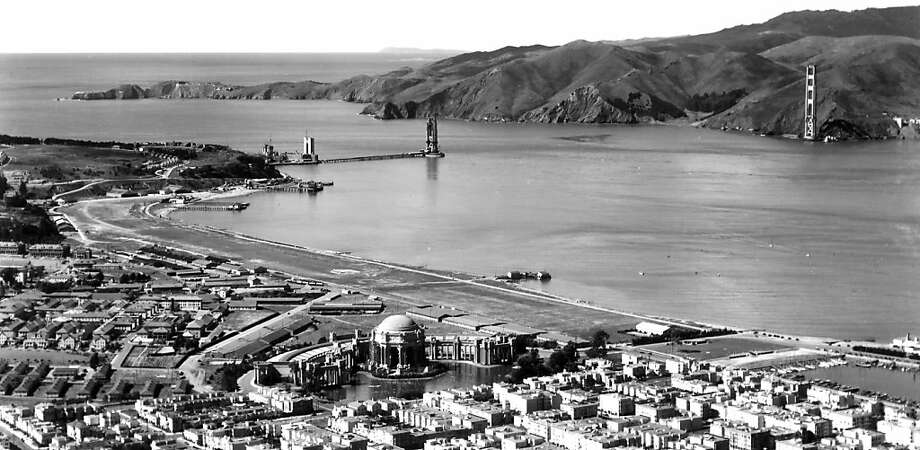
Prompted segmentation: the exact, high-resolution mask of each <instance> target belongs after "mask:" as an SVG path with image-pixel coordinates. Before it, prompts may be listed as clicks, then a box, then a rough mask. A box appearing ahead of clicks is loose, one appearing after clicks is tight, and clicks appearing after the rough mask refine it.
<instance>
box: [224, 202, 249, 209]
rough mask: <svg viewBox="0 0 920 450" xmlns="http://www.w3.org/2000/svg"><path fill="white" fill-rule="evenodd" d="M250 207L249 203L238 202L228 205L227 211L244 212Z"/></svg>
mask: <svg viewBox="0 0 920 450" xmlns="http://www.w3.org/2000/svg"><path fill="white" fill-rule="evenodd" d="M248 207H249V203H244V202H236V203H231V204H229V205H227V210H229V211H242V210H244V209H246V208H248Z"/></svg>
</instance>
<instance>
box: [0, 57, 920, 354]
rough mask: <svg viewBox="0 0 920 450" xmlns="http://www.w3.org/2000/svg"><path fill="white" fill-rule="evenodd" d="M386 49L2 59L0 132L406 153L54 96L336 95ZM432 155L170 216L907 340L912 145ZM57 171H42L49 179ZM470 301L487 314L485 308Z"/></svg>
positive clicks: (550, 142)
mask: <svg viewBox="0 0 920 450" xmlns="http://www.w3.org/2000/svg"><path fill="white" fill-rule="evenodd" d="M430 59H431V58H427V59H426V58H425V57H416V56H414V55H413V56H412V57H411V58H406V57H404V56H401V55H382V54H363V55H362V54H352V55H76V56H74V55H0V133H5V134H16V135H31V136H55V137H71V138H86V139H116V140H131V141H134V140H137V141H144V140H173V139H177V140H193V141H198V142H213V143H223V144H229V145H231V146H233V147H234V148H236V149H239V150H243V151H247V152H257V151H258V150H259V149H260V148H261V145H262V144H263V143H265V142H266V141H268V140H269V139H271V141H272V143H273V144H275V146H276V149H280V150H282V151H298V150H299V148H300V140H301V138H302V136H303V134H304V130H305V129H306V130H308V131H309V133H310V134H311V135H313V136H315V137H316V140H317V149H318V152H319V154H320V157H321V158H332V157H342V156H358V155H368V154H383V153H394V152H405V151H413V150H416V149H418V148H420V147H421V146H422V145H423V144H424V139H425V136H424V131H425V124H424V122H423V121H418V120H411V121H378V120H373V119H370V118H368V117H364V116H359V115H358V113H359V112H360V111H361V109H362V105H356V104H349V103H343V102H335V101H283V100H275V101H209V100H174V101H166V100H137V101H102V102H76V101H57V100H56V98H58V97H69V96H70V94H72V92H73V91H75V90H81V89H104V88H109V87H113V86H115V85H117V84H119V83H123V82H137V83H139V84H142V85H149V84H151V83H153V82H156V81H160V80H167V79H184V80H203V79H207V80H215V81H224V82H230V83H243V84H251V83H258V82H263V81H273V80H305V79H313V80H317V81H335V80H338V79H342V78H346V77H348V76H352V75H356V74H359V73H382V72H386V71H388V70H392V69H395V68H398V67H400V66H403V65H410V66H412V65H414V66H418V65H421V64H424V63H425V62H427V61H429V60H430ZM440 128H441V143H442V148H443V150H444V151H445V152H446V153H447V157H446V158H444V159H438V160H435V159H408V160H391V161H378V162H365V163H351V164H334V165H321V166H316V167H305V166H301V167H291V168H286V169H285V171H286V172H288V173H290V174H291V175H293V176H297V177H300V178H304V179H316V180H325V181H334V182H335V186H333V187H331V188H328V189H327V190H326V191H324V192H322V193H320V194H319V195H316V196H308V195H299V194H291V193H260V194H256V195H254V196H252V197H251V198H250V200H248V201H250V202H251V203H252V206H251V207H250V208H249V209H248V210H246V211H244V212H241V213H213V212H211V213H209V212H185V213H181V214H178V215H177V218H179V219H181V220H184V221H188V222H193V223H199V224H206V225H212V226H217V227H222V228H227V229H231V230H236V231H240V232H244V233H248V234H252V235H256V236H261V237H266V238H270V239H274V240H280V241H285V242H291V243H295V244H301V245H306V246H310V247H314V248H324V249H335V250H341V251H350V252H353V253H355V254H359V255H363V256H367V257H372V258H377V259H383V260H390V261H396V262H402V263H407V264H413V265H420V266H427V267H431V268H437V269H455V270H461V271H468V272H473V273H478V274H485V275H489V274H498V273H503V272H507V271H509V270H547V271H549V272H550V273H551V274H552V275H553V279H552V281H550V282H549V283H544V284H538V285H534V287H536V288H539V289H545V290H547V291H550V292H554V293H557V294H562V295H566V296H570V297H576V298H583V299H586V300H588V301H591V302H594V303H597V304H602V305H607V306H611V307H616V308H620V309H627V310H635V311H639V312H644V313H650V314H661V315H667V316H672V317H683V318H689V319H696V320H702V321H707V322H715V323H724V324H729V325H735V326H743V327H751V328H767V329H773V330H778V331H783V332H789V333H800V334H807V335H820V336H830V337H835V338H859V339H866V338H870V339H880V340H887V339H890V338H891V337H893V336H896V335H902V334H904V333H906V332H907V331H908V330H911V329H916V328H917V326H918V325H920V301H918V295H920V277H918V276H917V275H918V263H920V143H918V142H917V141H885V142H857V143H840V144H830V145H827V144H821V143H804V142H798V141H791V140H784V139H778V138H765V137H759V136H750V135H744V134H734V133H723V132H719V131H713V130H702V129H696V128H690V127H673V126H654V125H651V126H612V125H536V124H488V123H476V122H465V121H446V120H445V121H441V127H440ZM64 161H65V160H63V159H62V164H63V163H64ZM483 301H489V300H488V299H483Z"/></svg>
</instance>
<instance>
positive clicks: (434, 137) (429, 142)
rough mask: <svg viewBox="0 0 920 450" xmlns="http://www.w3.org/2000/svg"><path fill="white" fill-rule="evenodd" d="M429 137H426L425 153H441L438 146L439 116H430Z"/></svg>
mask: <svg viewBox="0 0 920 450" xmlns="http://www.w3.org/2000/svg"><path fill="white" fill-rule="evenodd" d="M427 130H428V137H427V138H426V139H425V154H431V155H438V154H440V153H441V150H440V148H439V147H438V116H437V115H434V116H432V117H428V126H427Z"/></svg>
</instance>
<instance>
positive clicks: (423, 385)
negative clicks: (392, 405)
mask: <svg viewBox="0 0 920 450" xmlns="http://www.w3.org/2000/svg"><path fill="white" fill-rule="evenodd" d="M446 364H447V365H448V366H449V367H450V370H449V371H448V372H445V373H443V374H441V375H439V376H437V377H434V378H430V379H417V380H382V379H379V378H374V377H371V376H370V375H368V374H367V373H365V372H359V373H358V375H357V376H356V378H357V383H355V384H353V385H348V386H343V387H341V388H339V389H335V390H331V391H327V395H328V396H329V398H330V399H332V400H334V401H342V400H344V401H349V402H350V401H353V400H370V399H378V398H388V397H402V398H407V397H408V398H412V397H421V395H422V394H423V393H425V392H433V391H443V390H446V389H454V388H468V387H472V386H476V385H480V384H488V385H491V384H492V383H493V382H496V381H501V380H502V379H503V378H504V376H505V375H507V374H508V373H510V372H511V367H509V366H495V367H479V366H473V365H470V364H463V363H446Z"/></svg>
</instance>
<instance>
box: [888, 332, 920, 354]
mask: <svg viewBox="0 0 920 450" xmlns="http://www.w3.org/2000/svg"><path fill="white" fill-rule="evenodd" d="M891 345H893V346H895V347H897V348H899V349H901V350H904V352H905V353H913V354H918V355H920V337H917V336H911V335H910V333H907V336H904V337H902V338H894V339H892V340H891Z"/></svg>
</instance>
